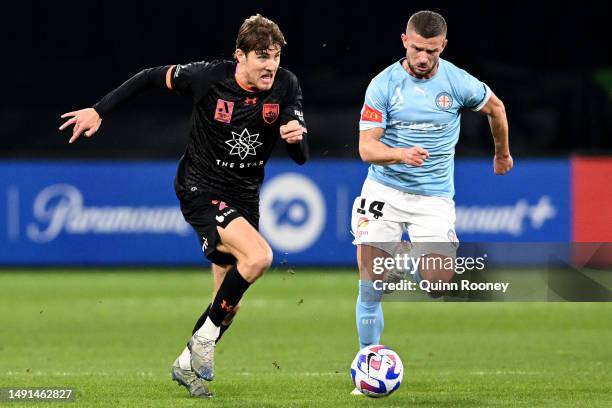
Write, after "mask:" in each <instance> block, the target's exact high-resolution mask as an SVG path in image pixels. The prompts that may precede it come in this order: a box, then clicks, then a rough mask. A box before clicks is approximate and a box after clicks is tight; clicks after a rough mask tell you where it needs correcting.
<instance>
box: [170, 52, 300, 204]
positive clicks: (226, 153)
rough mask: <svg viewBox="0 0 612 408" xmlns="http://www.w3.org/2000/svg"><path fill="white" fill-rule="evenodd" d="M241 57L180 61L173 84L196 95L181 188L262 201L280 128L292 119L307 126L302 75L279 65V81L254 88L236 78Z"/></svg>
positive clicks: (177, 184) (179, 181) (181, 169)
mask: <svg viewBox="0 0 612 408" xmlns="http://www.w3.org/2000/svg"><path fill="white" fill-rule="evenodd" d="M235 73H236V62H232V61H222V60H220V61H212V62H195V63H191V64H187V65H178V66H176V67H175V68H174V70H173V71H172V73H171V81H172V84H171V85H172V89H175V90H176V91H178V92H179V93H183V94H189V95H191V96H192V97H193V101H194V109H193V115H192V118H191V131H190V135H189V143H188V145H187V149H186V151H185V154H184V156H183V158H182V159H181V163H180V165H179V168H178V172H177V176H176V180H175V188H176V189H177V192H179V191H184V190H191V191H195V190H196V189H197V190H199V189H204V190H206V191H208V192H210V193H211V194H213V195H217V196H218V197H219V198H222V199H224V200H227V201H228V202H232V203H233V204H234V205H237V204H238V205H240V204H242V205H249V206H250V205H257V203H258V200H259V189H260V186H261V184H262V182H263V179H264V166H265V164H266V162H267V161H268V159H269V157H270V154H271V153H272V150H273V149H274V146H275V144H276V141H277V140H278V139H280V132H279V127H280V125H282V124H286V123H287V122H289V121H291V120H294V119H295V120H298V121H299V122H300V123H301V124H302V126H305V123H304V119H303V114H302V92H301V89H300V85H299V83H298V80H297V78H296V76H295V75H294V74H293V73H291V72H290V71H288V70H286V69H283V68H280V67H279V68H278V70H277V72H276V77H275V80H274V83H273V86H272V88H271V89H270V90H267V91H256V92H254V91H251V90H248V89H245V88H243V87H242V86H241V84H239V83H238V82H237V80H236V77H235Z"/></svg>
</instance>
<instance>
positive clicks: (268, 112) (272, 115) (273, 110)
mask: <svg viewBox="0 0 612 408" xmlns="http://www.w3.org/2000/svg"><path fill="white" fill-rule="evenodd" d="M261 112H262V116H263V120H264V122H266V123H267V124H268V125H271V124H272V123H274V122H275V121H276V119H278V114H279V112H280V106H279V104H278V103H264V105H263V110H262V111H261Z"/></svg>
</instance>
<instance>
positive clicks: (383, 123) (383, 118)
mask: <svg viewBox="0 0 612 408" xmlns="http://www.w3.org/2000/svg"><path fill="white" fill-rule="evenodd" d="M385 89H386V87H385V88H383V87H382V86H381V84H380V80H379V78H378V77H377V78H374V79H373V80H372V81H371V82H370V85H368V89H367V90H366V94H365V102H364V103H363V107H362V108H361V119H360V120H359V130H368V129H372V128H376V127H379V128H383V129H384V128H386V127H387V92H386V91H385Z"/></svg>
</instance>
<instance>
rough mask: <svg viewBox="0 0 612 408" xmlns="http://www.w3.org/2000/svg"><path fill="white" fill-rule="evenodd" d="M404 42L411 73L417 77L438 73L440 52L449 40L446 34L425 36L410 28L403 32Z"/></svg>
mask: <svg viewBox="0 0 612 408" xmlns="http://www.w3.org/2000/svg"><path fill="white" fill-rule="evenodd" d="M402 42H403V43H404V48H406V60H407V64H408V68H409V70H410V74H412V75H413V76H415V77H417V78H423V79H426V78H431V77H432V76H433V75H434V74H435V73H436V70H437V68H438V60H439V59H440V54H441V53H442V51H443V50H444V47H446V43H447V42H448V40H447V39H446V36H445V35H438V36H436V37H431V38H424V37H421V36H420V35H419V34H417V33H416V32H415V31H414V30H408V31H406V33H405V34H402Z"/></svg>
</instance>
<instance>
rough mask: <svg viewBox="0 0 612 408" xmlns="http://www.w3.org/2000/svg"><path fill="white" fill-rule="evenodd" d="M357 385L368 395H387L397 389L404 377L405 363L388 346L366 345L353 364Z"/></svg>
mask: <svg viewBox="0 0 612 408" xmlns="http://www.w3.org/2000/svg"><path fill="white" fill-rule="evenodd" d="M351 378H352V379H353V383H354V384H355V387H357V389H358V390H359V391H361V393H362V394H365V395H367V396H368V397H375V398H380V397H386V396H388V395H391V393H393V392H394V391H395V390H397V389H398V388H399V386H400V384H401V382H402V378H404V365H403V364H402V360H400V358H399V356H398V355H397V353H396V352H395V351H393V350H391V349H390V348H388V347H386V346H381V345H374V346H367V347H364V348H363V349H361V350H360V351H359V353H357V355H356V356H355V359H354V360H353V364H351Z"/></svg>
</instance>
